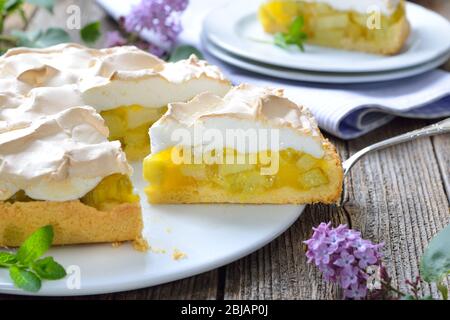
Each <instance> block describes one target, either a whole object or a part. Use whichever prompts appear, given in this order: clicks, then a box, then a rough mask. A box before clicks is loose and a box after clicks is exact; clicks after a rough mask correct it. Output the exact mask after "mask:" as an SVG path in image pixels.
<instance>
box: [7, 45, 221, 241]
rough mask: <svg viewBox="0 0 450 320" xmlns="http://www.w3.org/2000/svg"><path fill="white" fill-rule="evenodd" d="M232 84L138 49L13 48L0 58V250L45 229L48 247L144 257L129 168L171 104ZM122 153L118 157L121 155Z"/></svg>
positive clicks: (213, 71)
mask: <svg viewBox="0 0 450 320" xmlns="http://www.w3.org/2000/svg"><path fill="white" fill-rule="evenodd" d="M229 88H230V84H229V82H228V81H227V80H225V78H224V77H223V75H222V74H221V73H220V71H219V70H218V69H217V68H216V67H214V66H210V65H208V64H207V63H206V62H204V61H200V60H198V59H197V58H196V57H194V56H192V57H191V58H190V59H188V60H184V61H180V62H177V63H165V62H163V61H162V60H160V59H158V58H156V57H154V56H153V55H150V54H148V53H146V52H143V51H141V50H138V49H137V48H135V47H118V48H111V49H103V50H95V49H89V48H86V47H83V46H80V45H76V44H63V45H58V46H54V47H50V48H46V49H28V48H16V49H12V50H10V51H8V52H7V53H6V54H5V55H3V56H2V57H1V58H0V246H18V245H20V244H21V243H22V242H23V241H24V240H25V239H26V238H27V237H28V236H29V235H30V234H31V233H32V232H34V231H35V230H36V229H38V228H39V227H42V226H45V225H48V224H51V225H53V227H54V229H55V241H54V242H55V244H78V243H98V242H122V241H127V240H135V243H136V247H137V249H145V241H143V240H142V238H141V231H142V227H143V223H142V216H141V209H140V204H139V197H138V196H137V195H136V194H135V192H134V190H133V186H132V184H131V181H130V175H131V173H132V171H131V168H130V166H129V165H128V162H127V158H128V160H130V159H131V160H133V159H139V157H143V156H144V155H146V154H148V151H147V149H149V138H148V128H149V127H150V125H151V124H152V123H153V122H155V121H156V120H158V119H159V118H160V116H161V115H162V114H163V113H164V112H165V110H166V109H167V107H166V106H167V104H168V103H169V102H175V101H187V100H189V99H191V98H192V97H194V96H195V95H197V94H199V93H201V92H205V91H212V92H214V93H215V94H217V95H224V94H225V93H226V92H227V91H228V89H229ZM122 150H124V151H122Z"/></svg>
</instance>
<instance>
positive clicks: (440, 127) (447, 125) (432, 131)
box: [342, 118, 450, 176]
mask: <svg viewBox="0 0 450 320" xmlns="http://www.w3.org/2000/svg"><path fill="white" fill-rule="evenodd" d="M448 132H450V118H447V119H445V120H443V121H441V122H438V123H435V124H432V125H430V126H427V127H425V128H422V129H418V130H414V131H411V132H408V133H405V134H402V135H399V136H396V137H393V138H390V139H387V140H384V141H381V142H378V143H375V144H373V145H371V146H368V147H366V148H364V149H362V150H360V151H358V152H357V153H355V154H354V155H353V156H351V157H350V158H348V159H347V160H345V161H344V162H343V164H342V167H343V169H344V176H346V175H347V174H348V173H349V172H350V169H351V168H352V167H353V166H354V165H355V163H356V162H358V161H359V160H360V159H361V158H362V157H363V156H365V155H366V154H368V153H370V152H372V151H377V150H381V149H385V148H388V147H392V146H395V145H397V144H400V143H403V142H408V141H412V140H416V139H418V138H422V137H431V136H435V135H439V134H443V133H448Z"/></svg>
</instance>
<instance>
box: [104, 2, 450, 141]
mask: <svg viewBox="0 0 450 320" xmlns="http://www.w3.org/2000/svg"><path fill="white" fill-rule="evenodd" d="M139 1H140V0H128V1H117V0H97V2H98V3H99V4H100V5H101V6H102V7H103V8H104V9H105V10H106V11H107V12H108V13H109V14H110V15H111V16H112V17H113V18H114V19H118V18H119V17H120V16H123V15H126V14H127V13H128V12H129V11H130V9H131V7H132V6H133V5H134V4H135V3H136V2H139ZM227 1H230V0H214V1H211V0H190V4H189V7H188V9H187V10H186V12H185V13H184V14H183V26H184V31H183V33H182V34H181V36H180V42H181V43H187V44H192V45H194V46H197V47H199V48H201V34H202V23H203V20H204V17H205V16H206V15H207V14H208V12H209V11H210V10H211V9H213V8H214V7H216V6H220V5H222V4H223V3H225V2H227ZM224 23H226V22H224ZM141 36H142V37H143V38H147V39H148V38H151V35H150V34H148V33H143V34H142V35H141ZM203 51H204V50H203ZM204 53H205V58H206V59H207V60H208V61H209V62H210V63H212V64H216V65H218V66H219V67H221V69H222V70H223V72H224V73H225V74H226V75H227V76H228V78H229V79H231V80H232V81H233V83H234V84H239V83H253V84H257V85H264V86H269V87H274V88H279V87H281V88H284V89H285V92H286V95H287V96H288V97H289V98H291V99H293V100H294V101H296V102H298V103H299V104H302V105H304V106H306V107H307V108H309V109H310V110H311V112H312V113H313V114H314V116H315V118H316V120H317V122H318V124H319V126H320V127H321V128H322V129H324V130H326V131H328V132H329V133H331V134H333V135H335V136H337V137H339V138H342V139H353V138H357V137H360V136H362V135H364V134H366V133H368V132H370V131H372V130H374V129H376V128H378V127H380V126H382V125H385V124H386V123H388V122H390V121H391V120H392V119H394V118H395V117H396V116H401V117H407V118H422V119H434V118H442V117H448V116H450V73H448V72H445V71H442V70H433V71H430V72H427V73H425V74H422V75H419V76H415V77H411V78H406V79H402V80H396V81H386V82H377V83H369V84H350V85H336V84H310V83H305V82H298V81H284V80H279V79H276V78H269V77H267V76H261V75H258V74H255V73H251V72H247V71H244V70H241V69H239V68H235V67H232V66H230V65H227V64H225V63H223V62H221V61H220V60H218V59H216V58H215V57H213V56H211V55H209V54H208V53H207V52H205V51H204Z"/></svg>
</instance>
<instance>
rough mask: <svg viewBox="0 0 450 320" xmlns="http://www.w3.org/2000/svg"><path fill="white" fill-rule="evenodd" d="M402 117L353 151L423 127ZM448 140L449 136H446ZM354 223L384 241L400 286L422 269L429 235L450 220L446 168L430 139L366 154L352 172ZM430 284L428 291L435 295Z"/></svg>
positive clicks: (389, 264) (367, 234)
mask: <svg viewBox="0 0 450 320" xmlns="http://www.w3.org/2000/svg"><path fill="white" fill-rule="evenodd" d="M425 125H426V123H425V122H422V121H414V120H405V119H397V120H395V121H394V122H393V123H392V124H391V125H389V126H386V127H384V128H382V129H380V130H377V131H375V132H373V133H371V134H369V135H367V136H366V137H364V138H361V139H357V140H355V141H351V142H350V143H349V150H350V153H351V154H353V153H354V152H356V151H357V150H360V149H361V148H363V147H365V146H367V145H369V144H372V143H374V142H376V141H380V140H383V139H385V138H387V137H391V136H394V135H396V134H400V133H403V132H407V131H410V130H413V129H416V128H419V127H422V126H425ZM442 139H444V140H446V141H447V142H448V141H449V140H448V137H446V138H442ZM447 179H448V178H447ZM346 208H347V210H348V212H349V213H350V216H351V219H352V223H353V227H355V228H356V229H359V230H361V231H362V232H363V234H364V236H365V237H366V238H369V239H371V240H373V241H375V242H384V243H385V247H384V250H383V251H384V254H385V257H386V258H385V263H386V266H387V268H388V270H389V273H390V275H391V276H392V278H393V281H394V283H395V284H396V285H398V286H400V287H401V288H402V289H405V280H407V279H412V278H414V277H415V276H417V275H418V274H419V259H420V257H421V255H422V253H423V250H424V248H425V247H426V245H427V244H428V242H429V240H430V239H431V238H432V237H433V235H434V234H436V233H437V232H438V231H439V230H441V229H442V228H443V227H444V226H445V225H447V224H448V223H449V221H450V211H449V205H448V201H447V196H446V194H445V190H444V186H443V183H442V180H441V173H440V169H439V165H438V162H437V159H436V157H435V153H434V151H433V144H432V142H431V139H430V138H425V139H420V140H417V141H414V142H411V143H407V144H403V145H399V146H396V147H393V148H390V149H387V150H384V151H380V152H377V153H374V154H371V155H368V156H366V157H365V158H363V159H362V160H361V161H360V162H359V163H358V164H357V165H356V166H355V167H354V168H353V170H352V172H351V183H350V184H349V202H348V203H347V204H346ZM430 290H431V289H430V288H429V287H425V288H424V291H425V293H430V292H432V293H433V294H436V291H435V289H432V290H431V291H430Z"/></svg>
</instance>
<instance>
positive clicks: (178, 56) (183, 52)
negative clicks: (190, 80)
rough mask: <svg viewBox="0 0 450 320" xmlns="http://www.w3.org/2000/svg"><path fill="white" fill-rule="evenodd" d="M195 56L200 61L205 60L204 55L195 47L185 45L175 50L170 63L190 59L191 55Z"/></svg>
mask: <svg viewBox="0 0 450 320" xmlns="http://www.w3.org/2000/svg"><path fill="white" fill-rule="evenodd" d="M193 54H195V55H196V56H197V57H198V58H199V59H203V54H202V53H201V52H200V51H199V50H198V49H197V48H195V47H193V46H188V45H183V46H179V47H177V48H175V50H174V51H173V52H172V54H171V55H170V58H169V61H170V62H177V61H180V60H183V59H188V58H189V57H190V56H191V55H193Z"/></svg>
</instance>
